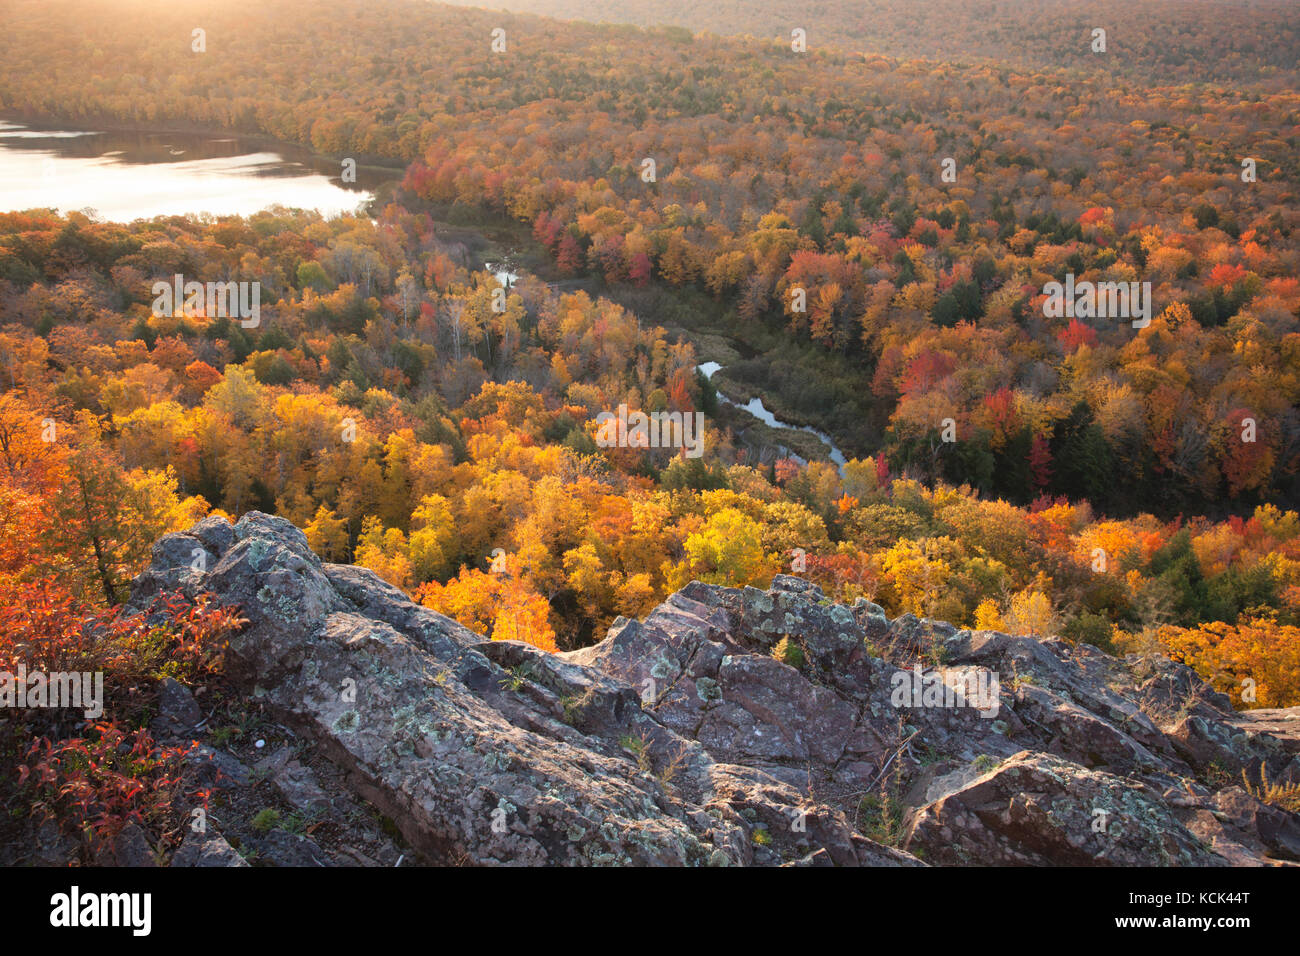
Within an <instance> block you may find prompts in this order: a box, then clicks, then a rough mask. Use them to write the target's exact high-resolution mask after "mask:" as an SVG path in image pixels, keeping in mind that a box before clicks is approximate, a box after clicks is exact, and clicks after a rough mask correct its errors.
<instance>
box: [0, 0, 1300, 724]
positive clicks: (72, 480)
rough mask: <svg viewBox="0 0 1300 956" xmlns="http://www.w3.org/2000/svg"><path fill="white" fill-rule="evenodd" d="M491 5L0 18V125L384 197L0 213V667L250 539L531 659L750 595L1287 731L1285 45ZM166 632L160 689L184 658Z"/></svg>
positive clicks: (1243, 33)
mask: <svg viewBox="0 0 1300 956" xmlns="http://www.w3.org/2000/svg"><path fill="white" fill-rule="evenodd" d="M511 6H512V8H513V10H514V12H509V13H507V12H501V11H485V10H480V9H475V8H472V7H461V6H444V5H440V4H427V3H408V2H405V0H385V2H377V3H369V4H365V5H359V4H355V3H351V2H346V0H317V2H312V3H305V2H301V3H300V2H286V3H279V4H267V3H253V2H244V0H238V2H230V3H220V2H215V0H214V2H211V3H204V2H190V3H176V4H171V3H168V4H157V3H150V2H146V0H126V2H111V3H110V2H95V3H84V4H74V3H71V2H68V0H12V2H9V3H7V4H6V5H5V10H4V12H3V13H0V24H2V26H3V29H0V64H3V66H2V67H0V117H4V118H9V119H13V120H16V121H34V120H53V121H61V122H65V123H78V124H83V125H87V126H95V124H98V125H99V126H102V127H109V126H112V127H120V128H127V129H129V128H133V127H144V126H147V127H168V128H176V129H182V130H203V131H215V132H230V133H238V134H242V135H249V136H260V137H265V138H267V139H268V140H269V141H279V142H284V143H290V144H295V145H297V146H301V147H306V148H308V149H310V150H312V151H314V152H315V153H317V154H319V155H321V156H325V157H330V158H331V159H332V160H333V161H339V162H341V161H343V160H346V159H351V160H353V161H354V162H355V163H360V164H362V165H363V166H366V167H367V168H373V169H377V170H387V171H388V174H389V176H390V178H391V180H392V182H391V186H390V187H389V188H387V189H385V190H383V191H382V195H381V197H380V198H379V199H377V200H376V201H375V202H374V203H373V204H372V205H371V208H370V209H369V210H368V212H367V213H364V214H358V215H352V216H346V215H345V216H340V217H334V218H324V217H322V216H321V215H320V214H319V213H316V212H313V211H309V210H307V211H304V210H295V209H292V208H287V207H285V206H272V207H271V208H268V209H266V210H265V211H263V212H260V213H258V214H255V215H252V216H248V217H238V216H172V217H160V218H155V219H140V220H136V221H134V222H129V223H127V222H113V221H107V220H104V219H101V218H99V217H98V216H96V215H95V214H94V213H93V212H92V211H81V212H75V211H66V212H58V211H55V210H51V209H41V208H34V209H24V210H13V211H7V212H0V616H2V617H3V619H4V623H5V635H4V637H3V638H0V639H2V640H5V641H9V640H10V639H11V635H13V634H17V633H23V632H24V630H26V631H29V632H30V631H35V632H39V633H43V634H46V635H50V636H59V638H60V639H61V640H65V641H67V640H71V638H70V637H69V635H70V634H71V633H72V632H73V631H74V630H75V629H76V626H77V625H76V622H77V621H79V620H81V619H82V618H83V617H84V616H86V615H100V616H103V617H105V618H106V619H111V618H112V616H113V614H114V613H115V612H114V609H115V607H116V606H117V605H118V604H119V603H120V602H121V601H123V600H124V599H125V597H126V595H127V591H128V588H129V585H130V582H131V579H132V577H133V576H134V575H135V574H137V573H138V572H139V571H140V570H141V569H142V567H143V566H144V564H145V563H146V561H147V560H148V557H149V553H150V548H151V546H152V545H153V543H154V541H155V540H157V539H158V537H159V536H160V535H162V534H164V533H166V532H168V531H173V530H178V529H182V528H187V527H189V526H190V525H191V524H193V523H194V522H195V521H197V520H199V519H200V518H203V517H204V516H206V515H209V514H221V515H226V516H229V517H230V518H231V519H232V520H233V519H235V518H237V517H239V516H241V515H243V514H245V513H247V512H249V511H253V510H259V511H264V512H268V513H271V514H276V515H280V516H283V517H285V518H287V519H289V520H290V521H292V522H294V523H295V524H296V525H298V526H299V527H300V528H302V529H304V531H305V533H306V535H307V537H308V540H309V541H310V543H311V545H312V548H313V550H315V551H316V552H317V553H318V554H319V555H320V556H321V557H322V558H323V559H325V560H328V561H333V562H350V563H356V564H359V565H361V566H363V567H366V568H370V569H372V570H374V571H375V572H376V573H377V574H378V575H380V576H381V577H382V578H383V579H385V580H386V581H388V582H390V583H391V584H393V585H395V586H396V587H398V588H400V589H402V590H403V591H405V592H406V593H407V594H409V595H411V596H412V597H414V598H415V599H416V600H418V601H419V602H421V603H422V604H424V605H426V606H428V607H431V608H434V609H436V610H438V611H441V612H443V613H445V614H447V615H449V616H451V617H454V618H455V619H456V620H458V621H460V622H462V623H464V624H466V625H468V626H469V627H470V628H472V629H474V630H477V631H479V632H481V633H484V634H487V635H489V636H491V637H493V638H496V639H516V640H522V641H526V642H529V643H531V644H534V645H536V646H537V647H540V648H545V649H547V650H552V651H554V650H571V649H575V648H579V647H583V646H587V645H590V644H592V643H594V642H596V641H598V640H599V639H600V638H601V637H602V636H604V634H605V632H606V630H607V629H608V628H609V626H610V625H611V623H612V622H614V620H615V619H616V618H617V617H618V616H620V615H621V616H624V617H628V618H635V617H639V616H642V615H644V614H646V613H647V612H648V611H649V610H651V609H652V608H654V607H655V606H656V605H657V604H658V603H659V602H661V601H662V600H663V599H664V598H665V596H666V595H668V594H670V593H671V592H673V591H674V590H677V589H679V588H681V587H683V586H684V585H686V584H687V583H689V582H690V581H692V580H700V581H705V582H713V583H719V584H726V585H734V586H741V585H754V586H759V587H764V586H766V585H767V584H768V582H770V581H771V579H772V577H773V575H774V574H777V573H791V572H792V571H793V572H794V573H798V574H801V575H802V576H805V577H808V578H810V579H812V580H814V581H816V582H817V583H819V584H820V585H821V586H822V588H823V589H824V590H825V592H826V593H827V594H828V595H833V596H834V597H835V599H837V600H845V601H849V602H851V601H852V600H853V599H855V598H858V597H863V598H866V599H868V600H870V601H873V602H876V603H878V604H879V605H881V606H882V607H883V608H884V609H885V610H886V612H887V613H888V614H889V615H890V616H891V617H892V616H895V615H899V614H903V613H907V612H910V613H913V614H916V615H917V616H918V617H925V618H935V619H940V620H945V621H949V622H952V623H953V624H955V625H957V626H958V627H968V628H981V629H993V630H1000V631H1005V632H1007V633H1010V634H1023V635H1031V636H1039V637H1046V636H1049V635H1059V636H1061V637H1063V638H1064V639H1066V640H1068V641H1070V642H1080V643H1088V644H1093V645H1096V646H1098V647H1100V648H1102V649H1104V650H1106V651H1108V652H1111V653H1119V654H1123V653H1135V652H1149V651H1152V650H1159V651H1162V652H1164V653H1166V654H1169V655H1170V656H1172V657H1175V658H1176V659H1178V660H1183V661H1186V662H1187V663H1189V664H1191V665H1192V666H1193V667H1195V668H1196V669H1197V671H1198V672H1200V673H1201V674H1202V675H1203V676H1204V677H1205V678H1206V679H1207V680H1210V681H1211V682H1212V683H1213V685H1214V686H1215V687H1216V688H1217V689H1218V690H1221V691H1222V692H1224V693H1226V694H1228V695H1230V696H1231V697H1232V698H1233V701H1234V703H1235V704H1236V705H1237V706H1238V707H1287V706H1293V705H1296V704H1298V703H1300V513H1298V512H1300V503H1298V500H1297V499H1298V498H1300V409H1298V408H1297V405H1298V403H1300V205H1298V204H1297V190H1298V189H1300V149H1298V147H1300V93H1297V88H1298V87H1297V62H1300V29H1298V26H1300V24H1298V23H1297V20H1296V18H1295V16H1294V10H1293V9H1290V8H1289V7H1288V5H1287V4H1284V3H1259V4H1255V5H1253V6H1252V7H1251V12H1250V14H1249V16H1246V17H1243V18H1242V19H1240V20H1239V21H1237V22H1236V23H1235V25H1234V28H1233V30H1232V31H1231V32H1226V30H1225V27H1224V26H1223V23H1222V20H1221V18H1220V16H1219V11H1218V10H1217V9H1216V8H1217V7H1218V6H1219V5H1218V4H1216V3H1212V2H1201V0H1196V2H1187V3H1177V4H1175V3H1160V4H1157V6H1159V7H1160V9H1161V15H1160V16H1159V17H1154V16H1148V15H1143V14H1142V13H1138V12H1134V11H1133V8H1134V6H1135V5H1133V4H1120V3H1104V4H1099V5H1095V6H1096V7H1097V9H1096V10H1089V11H1088V13H1087V14H1086V15H1083V14H1079V13H1077V12H1075V10H1074V8H1073V7H1072V6H1071V5H1069V4H1064V3H1053V2H1047V0H1044V2H1038V3H1034V4H1030V6H1032V7H1034V8H1035V10H1036V11H1037V13H1036V14H1035V16H1034V17H1032V18H1031V19H1032V23H1033V24H1034V25H1033V26H1025V25H1024V20H1023V18H1021V19H1018V20H1013V19H1012V18H1013V10H1012V8H1013V7H1015V6H1016V5H1014V4H1010V3H1000V4H994V3H987V4H977V3H973V4H962V3H958V2H956V0H935V2H932V3H929V4H919V6H927V7H930V8H933V9H932V10H931V11H930V13H931V15H929V16H926V17H915V16H912V15H911V14H909V12H908V11H909V10H910V9H911V8H912V7H913V6H917V5H914V4H909V3H906V2H904V0H872V2H869V3H865V4H861V5H857V4H847V3H827V4H822V5H819V7H818V11H817V12H816V14H815V15H809V16H808V17H806V18H803V19H801V17H803V14H801V13H800V11H799V7H800V6H801V5H798V4H781V3H778V2H764V0H732V2H729V3H724V4H711V5H699V6H700V7H707V10H704V9H698V10H697V9H696V8H697V5H696V4H691V3H679V4H672V3H669V4H664V5H663V6H664V11H666V12H661V14H660V15H659V16H657V17H656V20H657V21H658V24H659V25H642V21H641V19H640V13H639V12H638V11H639V9H640V8H641V5H639V4H635V3H629V2H620V3H613V4H611V5H609V6H608V8H607V9H606V10H605V11H604V12H603V13H602V14H601V17H602V18H604V19H608V20H612V21H619V22H610V23H601V24H592V23H586V22H581V21H579V20H576V19H575V20H567V19H550V18H551V17H558V18H568V17H582V16H584V14H583V12H582V11H583V9H584V8H585V7H587V6H589V5H588V4H576V3H568V2H564V0H554V2H552V0H537V2H519V3H516V4H513V5H511ZM656 6H659V5H656ZM859 7H863V8H868V9H869V12H870V16H869V17H867V18H864V17H863V16H861V15H860V14H859V13H858V12H856V11H857V10H858V8H859ZM124 11H125V12H124ZM124 18H125V19H128V20H131V21H132V22H140V23H147V28H141V29H134V28H132V29H126V28H124V27H123V21H124ZM805 20H806V22H805ZM1094 20H1095V21H1096V22H1095V23H1094ZM74 21H75V23H76V28H75V29H74V28H73V27H72V24H73V22H74ZM664 23H668V24H670V25H663V24H664ZM864 24H870V28H868V27H867V26H864ZM1016 24H1021V25H1019V26H1016ZM195 25H202V26H203V27H204V28H205V30H206V44H207V48H206V52H202V53H196V52H194V51H193V49H192V45H191V31H192V28H193V27H194V26H195ZM1096 26H1101V27H1105V28H1106V29H1107V35H1106V38H1105V40H1104V42H1103V44H1102V45H1103V47H1105V50H1104V52H1103V51H1099V50H1097V49H1095V47H1096V44H1097V37H1096V36H1095V35H1094V33H1093V27H1096ZM497 29H500V30H502V31H503V33H502V35H501V36H502V38H503V39H502V41H501V43H502V44H503V45H504V49H503V50H501V49H497V48H494V36H495V35H494V30H497ZM796 29H798V30H799V31H801V32H802V33H804V38H803V41H802V42H803V43H804V48H803V49H796V47H797V46H799V44H800V42H801V41H800V38H798V37H796V38H795V39H794V40H793V41H792V33H791V31H792V30H796ZM96 128H98V127H96ZM484 236H487V237H488V239H487V240H484V239H483V238H482V237H484ZM485 250H488V251H490V252H492V253H493V257H495V255H496V253H498V252H501V251H503V250H504V251H505V252H506V253H508V256H509V259H510V270H511V273H510V276H509V280H508V281H507V280H506V279H504V278H502V275H501V274H499V273H502V271H503V267H501V266H499V265H493V266H490V265H488V263H487V259H488V258H489V256H488V255H487V254H486V252H485ZM177 275H182V276H184V277H186V278H187V279H191V278H192V279H195V280H197V281H199V282H205V283H206V282H221V283H224V282H257V283H259V285H260V290H261V311H260V320H259V321H258V323H257V324H256V325H255V326H251V325H250V324H249V323H247V322H241V321H240V318H239V317H230V316H226V315H220V316H219V315H213V314H210V313H209V312H208V311H206V310H204V309H202V308H200V309H190V310H187V309H185V308H182V307H181V306H180V305H179V304H175V305H174V307H172V308H171V309H170V310H168V311H167V312H166V314H160V310H159V309H157V308H156V307H155V306H154V303H155V298H156V294H155V292H154V291H153V287H154V284H155V283H156V282H158V281H159V280H161V281H163V282H165V283H170V282H171V281H172V277H173V276H177ZM1067 275H1069V276H1070V277H1071V278H1070V280H1069V281H1070V283H1071V287H1073V284H1074V283H1075V282H1076V281H1077V282H1079V283H1084V282H1089V283H1126V284H1127V283H1134V284H1135V285H1138V284H1142V283H1149V292H1150V301H1149V306H1150V313H1149V321H1147V322H1145V323H1142V322H1139V321H1133V322H1130V321H1129V320H1128V317H1127V316H1125V317H1123V318H1116V317H1113V316H1112V317H1106V316H1098V315H1096V314H1088V313H1084V314H1082V315H1078V314H1075V315H1068V316H1067V315H1053V314H1052V310H1051V309H1050V308H1047V304H1048V299H1049V293H1048V291H1047V290H1048V289H1049V287H1050V286H1051V284H1052V283H1064V282H1065V281H1066V277H1067ZM706 363H713V365H712V366H711V367H713V368H717V369H718V370H717V371H715V372H713V373H712V375H711V376H710V375H707V374H705V373H704V372H702V371H701V370H700V366H702V365H705V364H706ZM755 398H758V399H761V400H762V402H763V405H764V407H765V408H766V409H769V410H771V411H772V412H774V413H775V415H776V416H778V417H779V418H780V419H781V420H782V421H784V422H787V423H792V424H795V425H799V426H805V427H806V428H810V429H815V430H817V431H820V432H821V433H823V435H824V436H825V439H826V440H825V441H820V440H818V439H817V438H815V437H813V436H811V435H810V434H809V433H808V432H807V431H794V430H791V429H785V430H780V429H776V428H772V427H768V426H766V425H765V424H764V423H763V422H761V421H759V419H758V418H756V417H754V415H752V414H750V413H749V412H747V411H745V409H744V407H743V406H744V405H745V403H746V402H749V401H750V400H751V399H755ZM620 405H623V406H626V407H627V408H628V409H632V410H640V411H643V412H646V413H655V412H664V411H673V412H680V413H687V414H689V413H694V412H697V411H698V412H702V413H703V416H704V418H703V421H704V423H705V432H704V453H703V455H702V456H700V457H689V456H687V455H685V454H682V453H681V452H680V451H678V450H675V449H673V448H645V447H635V446H634V445H633V446H631V447H607V445H608V444H609V443H607V442H600V441H598V438H599V430H600V424H599V423H600V416H601V413H602V412H616V411H617V409H619V407H620ZM831 443H833V445H832V444H831ZM832 447H834V448H836V449H839V450H841V451H842V453H843V464H842V465H841V464H840V463H839V462H837V461H836V460H833V458H832V456H831V453H830V449H831V448H832ZM190 613H191V615H192V617H191V618H190V619H187V620H188V621H189V623H188V624H187V625H185V626H186V627H189V628H190V629H189V630H188V631H187V630H185V628H184V627H183V628H181V630H179V631H177V635H179V636H176V637H175V640H177V641H179V642H180V643H179V645H178V646H180V647H182V648H187V647H188V648H189V649H190V650H191V651H193V650H194V646H195V645H192V644H187V643H186V641H187V640H191V639H192V635H193V634H194V633H198V632H199V631H204V629H205V628H206V629H209V630H211V629H218V630H219V629H220V627H222V626H225V625H226V624H228V623H229V622H224V624H223V622H221V621H217V620H215V619H210V616H211V614H213V613H214V612H211V610H210V609H203V608H199V609H195V610H192V611H191V612H190ZM205 615H207V616H205ZM196 622H197V623H196ZM196 628H197V629H198V630H197V631H196V630H195V629H196ZM204 632H205V633H206V631H204ZM185 634H190V635H191V638H186V637H184V635H185ZM136 639H139V638H138V636H137V638H136ZM124 640H128V639H126V638H124ZM128 643H129V641H128ZM8 650H10V651H12V650H13V648H12V646H11V647H10V648H9V649H8ZM122 653H124V652H122ZM187 653H188V652H187ZM194 653H195V654H198V652H197V651H194ZM128 656H129V655H128ZM201 656H202V655H201V654H198V656H197V657H193V656H190V657H186V656H184V655H182V660H184V661H186V662H187V663H186V664H185V666H187V667H195V668H200V667H202V666H206V664H205V663H204V662H203V661H201V660H200V658H201ZM115 659H117V660H119V661H120V660H122V659H124V658H123V657H122V656H121V655H120V654H119V657H117V658H115ZM1245 679H1249V681H1250V682H1251V684H1250V686H1251V687H1252V688H1253V692H1252V694H1250V695H1248V697H1247V698H1244V699H1243V697H1242V688H1243V687H1244V686H1246V685H1245V684H1244V683H1243V680H1245Z"/></svg>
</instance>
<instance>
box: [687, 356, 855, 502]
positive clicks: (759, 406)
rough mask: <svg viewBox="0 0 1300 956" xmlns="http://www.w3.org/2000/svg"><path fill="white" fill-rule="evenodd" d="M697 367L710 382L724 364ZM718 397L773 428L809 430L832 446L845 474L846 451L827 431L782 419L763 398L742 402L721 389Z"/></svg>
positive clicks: (824, 442)
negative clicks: (768, 408)
mask: <svg viewBox="0 0 1300 956" xmlns="http://www.w3.org/2000/svg"><path fill="white" fill-rule="evenodd" d="M695 367H696V369H698V370H699V371H700V373H701V374H703V375H704V377H705V378H707V379H708V380H709V381H710V382H712V381H713V376H714V374H716V373H717V372H718V371H719V370H721V368H722V366H721V365H720V364H718V363H717V362H705V363H703V364H702V365H697V366H695ZM718 398H719V399H721V400H722V401H724V402H726V403H727V404H728V405H734V406H735V407H737V408H743V409H744V410H745V411H747V412H749V414H751V415H753V416H754V417H755V418H757V419H758V420H759V421H760V422H762V423H763V424H765V425H768V426H770V427H772V428H786V429H789V430H791V431H797V432H807V433H808V434H809V435H813V436H815V437H817V438H819V439H821V441H822V443H823V444H824V445H826V446H828V447H829V448H830V459H831V461H833V462H834V463H835V467H837V468H838V469H839V471H840V475H841V476H843V475H844V464H845V458H844V452H842V451H840V449H839V448H838V447H837V446H836V444H835V442H833V441H832V440H831V436H830V435H827V434H826V433H825V432H822V431H818V430H817V429H816V428H809V427H808V426H806V425H791V424H790V423H789V422H783V421H781V419H779V418H777V417H776V416H775V415H773V414H772V413H771V412H770V411H768V410H767V407H766V406H765V405H764V404H763V400H762V399H761V398H757V397H755V398H751V399H750V400H749V401H748V402H745V403H744V404H741V403H740V402H738V401H736V400H735V399H732V398H729V397H728V396H726V395H724V394H723V393H722V392H720V391H719V392H718ZM791 457H793V458H795V459H797V460H798V461H800V462H803V459H802V458H800V457H799V456H798V455H792V456H791Z"/></svg>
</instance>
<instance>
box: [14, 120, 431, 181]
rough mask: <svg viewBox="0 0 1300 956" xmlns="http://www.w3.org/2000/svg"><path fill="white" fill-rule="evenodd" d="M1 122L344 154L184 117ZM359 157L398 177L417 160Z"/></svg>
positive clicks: (36, 127)
mask: <svg viewBox="0 0 1300 956" xmlns="http://www.w3.org/2000/svg"><path fill="white" fill-rule="evenodd" d="M0 123H21V124H22V125H24V126H28V127H30V128H32V129H34V130H38V131H44V130H53V129H58V128H60V127H66V126H85V127H90V129H87V130H86V131H87V132H97V133H136V134H140V135H166V134H168V133H176V134H178V135H190V136H209V137H212V138H214V139H216V138H219V137H238V138H239V139H241V140H244V141H246V142H248V143H249V144H250V145H254V146H266V147H279V148H280V149H286V148H287V149H292V150H301V151H303V152H304V153H306V154H307V155H310V156H317V157H319V158H321V159H328V160H334V161H340V160H342V159H343V158H344V157H343V156H336V155H334V154H332V153H322V152H320V151H318V150H316V149H315V148H313V147H312V146H311V145H310V144H309V143H299V142H296V141H294V140H287V139H280V138H279V137H276V136H272V135H271V134H269V133H266V132H260V131H259V132H246V131H244V130H234V129H226V128H221V127H214V126H206V125H203V124H199V123H185V122H183V121H180V120H172V119H170V118H168V119H159V121H158V122H157V123H142V122H138V121H124V120H120V119H112V118H100V117H94V116H69V115H54V116H51V115H48V114H40V115H36V116H27V115H24V114H22V113H17V112H12V111H7V110H6V111H0ZM347 158H349V159H355V160H356V161H357V166H359V167H360V166H366V167H369V168H371V169H382V170H386V171H389V172H395V173H398V174H399V175H398V176H397V178H398V179H401V178H402V176H405V175H406V170H407V168H408V167H409V166H410V164H411V163H412V162H414V160H400V159H394V158H393V157H389V156H374V155H369V154H364V153H358V154H357V155H355V156H349V157H347Z"/></svg>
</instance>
